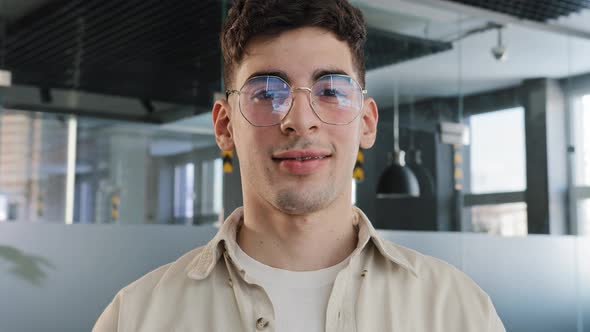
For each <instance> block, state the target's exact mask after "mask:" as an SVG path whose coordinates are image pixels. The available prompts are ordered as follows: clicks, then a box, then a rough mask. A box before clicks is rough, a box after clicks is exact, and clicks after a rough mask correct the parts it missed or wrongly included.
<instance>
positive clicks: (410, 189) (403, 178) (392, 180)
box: [377, 80, 420, 198]
mask: <svg viewBox="0 0 590 332" xmlns="http://www.w3.org/2000/svg"><path fill="white" fill-rule="evenodd" d="M393 87H394V93H393V99H394V100H393V101H394V107H393V153H392V154H390V156H389V165H388V166H387V168H385V170H384V171H383V173H382V174H381V176H380V178H379V183H378V184H377V198H407V197H419V196H420V186H419V184H418V180H417V179H416V175H414V172H412V170H411V169H410V168H408V167H407V166H406V160H405V155H406V153H405V152H404V151H403V150H401V149H400V147H399V102H398V84H397V80H395V82H394V85H393Z"/></svg>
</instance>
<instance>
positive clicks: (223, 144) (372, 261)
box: [94, 0, 504, 332]
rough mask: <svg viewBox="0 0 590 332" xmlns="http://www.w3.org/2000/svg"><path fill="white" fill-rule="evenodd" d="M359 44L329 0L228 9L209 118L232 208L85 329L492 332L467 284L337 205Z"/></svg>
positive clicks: (356, 98)
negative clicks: (227, 175)
mask: <svg viewBox="0 0 590 332" xmlns="http://www.w3.org/2000/svg"><path fill="white" fill-rule="evenodd" d="M365 35H366V29H365V23H364V21H363V17H362V14H361V12H360V11H359V10H358V9H356V8H354V7H352V6H351V5H350V4H349V3H348V2H346V1H345V0H322V1H314V0H284V1H283V0H251V1H249V0H238V1H236V3H235V5H234V6H233V8H232V9H231V10H230V12H229V15H228V18H227V21H226V23H225V26H224V29H223V31H222V35H221V43H222V49H223V55H224V60H225V67H224V68H225V76H224V80H225V84H226V86H227V87H228V89H227V92H226V93H227V99H225V100H218V101H217V102H216V103H215V106H214V107H213V123H214V127H215V135H216V138H217V143H218V145H219V147H220V148H221V149H222V150H234V149H235V150H236V152H237V154H238V157H239V160H240V171H241V176H242V189H243V197H244V202H243V203H244V206H243V208H240V209H238V210H236V211H235V212H234V213H233V214H232V215H231V216H230V217H229V218H228V219H227V220H226V221H225V222H224V224H223V225H222V227H221V229H220V230H219V233H218V234H217V235H216V236H215V238H214V239H213V240H212V241H211V242H210V243H209V244H208V245H207V246H205V247H201V248H197V249H195V250H193V251H191V252H189V253H188V254H186V255H185V256H183V257H181V258H179V259H178V260H177V261H176V262H174V263H171V264H168V265H165V266H163V267H161V268H159V269H157V270H155V271H153V272H151V273H149V274H147V275H146V276H144V277H143V278H141V279H139V280H138V281H136V282H134V283H132V284H131V285H129V286H127V287H126V288H124V289H123V290H121V291H120V292H119V293H118V294H117V295H116V297H115V299H114V300H113V302H112V303H111V304H110V305H109V306H108V307H107V308H106V310H105V311H104V313H103V314H102V316H101V317H100V318H99V320H98V322H97V323H96V325H95V328H94V331H279V332H286V331H330V332H336V331H338V332H348V331H371V332H373V331H375V332H381V331H412V332H417V331H424V332H426V331H428V332H436V331H439V332H443V331H444V332H450V331H452V332H459V331H461V332H462V331H477V332H498V331H504V327H503V326H502V323H501V321H500V319H499V318H498V316H497V314H496V311H495V310H494V307H493V305H492V302H491V301H490V298H489V297H488V296H487V295H486V294H485V293H484V292H483V291H482V290H481V289H480V288H479V287H478V286H477V285H476V284H475V283H474V282H473V281H472V280H471V279H469V278H468V277H467V276H466V275H464V274H463V273H462V272H460V271H458V270H456V269H455V268H453V267H451V266H450V265H448V264H446V263H444V262H442V261H440V260H437V259H434V258H432V257H428V256H423V255H421V254H419V253H417V252H415V251H412V250H409V249H406V248H403V247H400V246H397V245H394V244H392V243H389V242H386V241H384V240H382V239H381V238H380V237H379V235H378V234H377V233H376V232H375V230H374V229H373V227H372V226H371V223H370V222H369V220H367V218H366V216H365V215H364V214H363V213H362V212H361V211H360V210H359V209H357V208H355V207H353V206H351V204H350V196H351V175H352V170H353V167H354V164H355V159H356V155H357V151H358V149H359V147H361V148H363V149H367V148H370V147H371V146H372V145H373V143H374V141H375V135H376V128H377V118H378V113H377V105H376V104H375V101H374V100H373V99H372V98H370V97H368V96H366V92H365V91H364V90H363V89H364V86H365V68H364V54H363V47H364V42H365Z"/></svg>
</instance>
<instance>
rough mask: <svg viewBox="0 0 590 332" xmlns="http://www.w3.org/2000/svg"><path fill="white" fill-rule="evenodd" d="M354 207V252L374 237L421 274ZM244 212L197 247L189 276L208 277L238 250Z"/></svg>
mask: <svg viewBox="0 0 590 332" xmlns="http://www.w3.org/2000/svg"><path fill="white" fill-rule="evenodd" d="M353 210H354V213H355V220H354V223H355V225H357V226H358V231H359V234H358V239H359V240H358V243H357V247H356V249H355V250H354V252H353V253H352V256H354V255H358V254H360V252H362V251H363V249H364V248H365V247H366V246H367V244H368V243H369V241H371V242H372V243H373V244H374V245H375V247H377V249H378V250H379V252H380V253H381V254H382V255H383V256H384V257H386V258H387V259H389V260H390V261H391V262H393V263H395V264H398V265H399V266H401V267H402V268H404V269H406V270H408V271H409V272H411V273H412V274H413V275H414V276H417V273H416V269H415V268H414V266H413V265H412V264H411V263H410V261H409V260H408V259H406V257H405V255H404V254H403V252H402V251H401V250H400V249H399V248H398V247H397V246H396V245H394V244H392V243H390V242H388V241H384V240H383V239H382V238H381V237H380V236H379V234H378V233H377V231H376V230H375V228H373V225H372V224H371V222H370V221H369V219H368V218H367V216H366V215H365V214H364V213H363V211H361V210H360V209H359V208H357V207H356V206H354V207H353ZM243 216H244V210H243V208H241V207H240V208H237V209H236V210H235V211H234V212H233V213H232V214H231V215H230V216H229V217H227V219H226V220H225V222H224V223H223V224H222V225H221V228H220V229H219V231H218V232H217V234H216V235H215V237H214V238H213V239H212V240H211V241H209V243H208V244H207V245H206V246H205V247H203V248H201V250H199V251H197V254H196V255H195V257H194V258H193V260H192V261H191V263H190V264H189V265H188V266H187V268H186V272H187V275H188V277H189V278H192V279H196V280H202V279H205V278H207V277H208V276H209V274H211V271H213V268H214V267H215V264H217V261H218V260H219V258H220V257H221V256H222V255H223V254H224V253H225V252H226V251H228V252H230V253H232V254H233V253H234V252H235V246H237V242H236V234H237V231H238V228H239V227H240V225H241V224H242V221H243Z"/></svg>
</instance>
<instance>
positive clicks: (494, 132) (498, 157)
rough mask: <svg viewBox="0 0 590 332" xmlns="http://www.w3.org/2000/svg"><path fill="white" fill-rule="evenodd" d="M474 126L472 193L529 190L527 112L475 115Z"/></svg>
mask: <svg viewBox="0 0 590 332" xmlns="http://www.w3.org/2000/svg"><path fill="white" fill-rule="evenodd" d="M470 122H471V165H470V167H471V192H472V193H474V194H480V193H492V192H509V191H523V190H525V188H526V161H525V160H526V155H525V136H524V135H525V133H524V109H523V108H522V107H518V108H512V109H507V110H502V111H496V112H490V113H484V114H479V115H473V116H471V118H470Z"/></svg>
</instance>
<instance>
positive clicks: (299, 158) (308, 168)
mask: <svg viewBox="0 0 590 332" xmlns="http://www.w3.org/2000/svg"><path fill="white" fill-rule="evenodd" d="M330 157H332V155H331V154H330V153H329V152H327V151H320V150H297V151H286V152H281V153H277V154H275V155H273V157H272V160H273V161H275V162H277V163H278V165H279V168H280V169H282V170H284V171H286V172H287V173H291V174H295V175H307V174H311V173H314V172H316V171H317V170H318V169H320V167H322V166H323V165H325V164H326V161H327V160H328V159H329V158H330Z"/></svg>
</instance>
